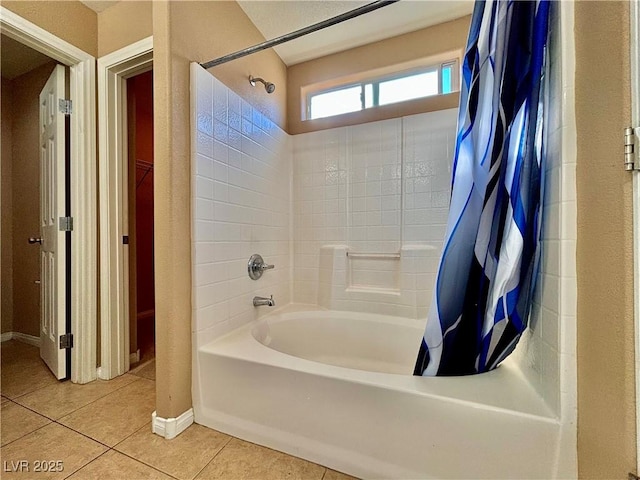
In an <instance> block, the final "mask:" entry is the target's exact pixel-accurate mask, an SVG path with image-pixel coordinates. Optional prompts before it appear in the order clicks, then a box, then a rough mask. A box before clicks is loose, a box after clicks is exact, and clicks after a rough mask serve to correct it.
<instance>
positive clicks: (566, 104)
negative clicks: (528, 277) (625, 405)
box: [515, 2, 577, 462]
mask: <svg viewBox="0 0 640 480" xmlns="http://www.w3.org/2000/svg"><path fill="white" fill-rule="evenodd" d="M574 52H575V51H574V39H573V5H572V4H571V2H560V3H559V4H554V7H553V8H552V9H551V21H550V35H549V57H548V58H549V74H548V97H547V100H546V108H547V112H548V113H549V117H548V118H549V121H548V123H547V128H546V130H545V142H546V151H547V153H546V162H547V163H546V165H545V169H544V175H545V199H544V207H545V210H544V213H543V232H542V238H543V240H542V260H541V265H540V274H539V275H538V279H537V288H536V293H535V296H534V302H533V306H532V312H531V317H530V328H529V329H528V331H527V332H526V335H525V336H524V337H523V339H522V340H521V342H520V343H521V344H520V345H519V346H518V348H516V350H515V356H516V357H517V359H518V361H519V362H520V364H521V367H522V371H523V373H524V374H525V376H526V377H527V378H528V380H529V381H530V383H531V384H532V385H533V386H534V387H535V389H536V390H537V391H538V392H539V393H540V395H541V396H542V397H543V398H544V399H545V401H546V402H547V404H548V405H549V406H550V407H551V409H552V410H553V411H554V412H555V413H556V414H557V415H558V417H559V418H560V419H561V421H562V423H563V424H566V425H568V426H570V427H571V428H574V429H575V425H576V419H577V379H576V371H577V370H576V368H577V367H576V365H577V360H576V341H577V340H576V312H577V292H576V278H577V275H576V238H577V211H576V181H575V178H576V174H575V172H576V144H575V138H576V136H575V111H574V98H575V90H574V71H575V68H574V66H575V60H574V59H575V53H574ZM571 435H573V436H571ZM571 435H570V436H569V437H568V438H569V439H572V440H571V441H574V442H575V438H574V437H575V432H574V434H571ZM573 451H575V449H573ZM571 461H574V462H575V459H571Z"/></svg>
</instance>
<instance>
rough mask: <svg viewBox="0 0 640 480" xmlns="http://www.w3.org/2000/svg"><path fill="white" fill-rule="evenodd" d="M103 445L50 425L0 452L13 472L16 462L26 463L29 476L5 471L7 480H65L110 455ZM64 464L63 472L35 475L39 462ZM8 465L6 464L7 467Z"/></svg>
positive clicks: (66, 429) (3, 463) (23, 473)
mask: <svg viewBox="0 0 640 480" xmlns="http://www.w3.org/2000/svg"><path fill="white" fill-rule="evenodd" d="M106 450H107V448H106V447H105V446H104V445H100V444H99V443H97V442H94V441H93V440H90V439H88V438H87V437H84V436H82V435H80V434H79V433H76V432H74V431H72V430H69V429H68V428H65V427H63V426H62V425H58V424H57V423H50V424H49V425H46V426H44V427H42V428H40V429H38V430H36V431H35V432H32V433H30V434H29V435H25V436H24V437H22V438H20V439H18V440H16V441H15V442H11V443H10V444H9V445H6V446H4V447H2V449H0V457H1V459H2V462H1V463H2V466H3V469H4V470H6V469H8V470H11V466H12V462H18V461H20V460H26V461H27V462H28V466H29V472H28V473H27V472H25V471H22V472H20V471H8V472H7V471H4V472H2V478H3V480H11V479H16V480H26V479H27V478H28V479H29V480H31V479H40V478H44V479H62V478H66V477H68V476H69V475H71V474H72V473H73V472H75V471H76V470H78V469H79V468H80V467H83V466H84V465H86V464H87V463H89V462H90V461H91V460H93V459H94V458H96V457H97V456H99V455H100V454H101V453H103V452H104V451H106ZM43 460H44V461H51V462H56V461H60V462H62V466H63V468H64V469H63V471H47V472H35V471H34V468H35V467H36V463H35V462H36V461H39V462H42V461H43ZM5 462H6V463H5Z"/></svg>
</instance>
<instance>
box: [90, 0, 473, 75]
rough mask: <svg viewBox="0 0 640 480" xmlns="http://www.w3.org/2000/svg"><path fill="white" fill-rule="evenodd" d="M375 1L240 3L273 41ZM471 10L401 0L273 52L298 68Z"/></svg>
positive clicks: (460, 4)
mask: <svg viewBox="0 0 640 480" xmlns="http://www.w3.org/2000/svg"><path fill="white" fill-rule="evenodd" d="M208 1H216V0H208ZM372 1H373V0H368V1H360V0H350V1H341V0H280V1H276V0H239V1H238V4H239V5H240V7H241V8H242V9H243V10H244V12H245V13H246V14H247V16H248V17H249V18H250V19H251V21H252V22H253V23H254V25H255V26H256V27H257V28H258V30H260V33H262V35H264V37H265V38H266V39H267V40H270V39H272V38H275V37H279V36H280V35H284V34H285V33H289V32H293V31H295V30H298V29H300V28H303V27H306V26H309V25H312V24H314V23H317V22H320V21H322V20H326V19H328V18H331V17H335V16H336V15H340V14H341V13H345V12H347V11H349V10H353V9H354V8H358V7H360V6H362V5H366V4H367V3H371V2H372ZM82 3H84V4H85V5H86V6H88V7H89V8H91V9H92V10H94V11H96V12H98V13H99V12H102V11H104V10H105V9H107V8H109V7H110V6H112V5H114V4H116V3H118V2H117V1H113V0H107V1H102V0H82ZM472 10H473V0H401V1H400V2H397V3H394V4H392V5H388V6H386V7H384V8H381V9H379V10H376V11H374V12H370V13H367V14H365V15H362V16H360V17H358V18H354V19H351V20H348V21H346V22H344V23H341V24H339V25H334V26H333V27H329V28H326V29H324V30H321V31H319V32H315V33H312V34H310V35H307V36H305V37H302V38H299V39H297V40H293V41H291V42H288V43H284V44H282V45H279V46H277V47H274V50H275V51H276V52H277V53H278V55H279V56H280V58H282V60H283V61H284V63H286V64H287V65H295V64H296V63H300V62H304V61H307V60H312V59H314V58H318V57H322V56H324V55H329V54H331V53H336V52H339V51H342V50H347V49H349V48H354V47H358V46H360V45H365V44H367V43H371V42H375V41H378V40H383V39H385V38H389V37H393V36H396V35H400V34H403V33H408V32H412V31H414V30H419V29H421V28H425V27H428V26H430V25H436V24H438V23H442V22H446V21H449V20H453V19H455V18H459V17H462V16H464V15H469V14H470V13H471V12H472ZM250 46H251V45H247V47H250ZM229 53H232V52H229Z"/></svg>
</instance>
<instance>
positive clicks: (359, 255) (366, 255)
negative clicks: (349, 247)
mask: <svg viewBox="0 0 640 480" xmlns="http://www.w3.org/2000/svg"><path fill="white" fill-rule="evenodd" d="M347 257H353V258H393V259H399V258H400V254H399V253H356V252H347Z"/></svg>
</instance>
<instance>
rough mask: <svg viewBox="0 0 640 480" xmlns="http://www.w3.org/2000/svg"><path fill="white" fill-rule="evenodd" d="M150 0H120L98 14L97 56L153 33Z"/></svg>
mask: <svg viewBox="0 0 640 480" xmlns="http://www.w3.org/2000/svg"><path fill="white" fill-rule="evenodd" d="M151 3H152V2H151V1H146V2H139V1H121V2H118V3H116V4H115V5H112V6H111V7H109V8H107V9H106V10H103V11H102V12H100V13H99V14H98V56H99V57H102V56H104V55H107V54H109V53H111V52H114V51H116V50H119V49H120V48H122V47H126V46H127V45H131V44H132V43H134V42H137V41H138V40H142V39H143V38H146V37H149V36H151V35H153V22H152V15H151V8H152V6H151Z"/></svg>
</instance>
